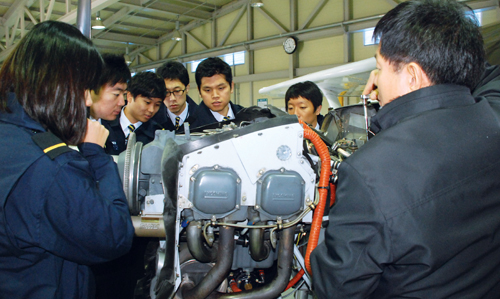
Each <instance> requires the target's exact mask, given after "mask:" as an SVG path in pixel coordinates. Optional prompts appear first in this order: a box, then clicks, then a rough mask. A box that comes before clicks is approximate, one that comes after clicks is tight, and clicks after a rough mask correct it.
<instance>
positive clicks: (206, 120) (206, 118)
mask: <svg viewBox="0 0 500 299" xmlns="http://www.w3.org/2000/svg"><path fill="white" fill-rule="evenodd" d="M229 105H231V109H233V113H234V115H235V116H236V114H237V113H238V112H239V111H240V110H241V109H243V106H240V105H237V104H233V103H232V102H229ZM216 122H217V119H215V117H214V116H213V114H212V112H211V111H210V109H209V108H208V107H207V106H206V105H205V103H203V102H201V103H200V105H199V106H198V110H197V111H196V121H195V122H194V123H193V124H191V126H190V127H191V128H197V127H201V126H204V125H208V124H213V123H216Z"/></svg>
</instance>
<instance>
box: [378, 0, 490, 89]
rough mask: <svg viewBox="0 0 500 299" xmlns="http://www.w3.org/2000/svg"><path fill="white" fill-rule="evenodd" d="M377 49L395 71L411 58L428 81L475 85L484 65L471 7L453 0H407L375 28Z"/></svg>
mask: <svg viewBox="0 0 500 299" xmlns="http://www.w3.org/2000/svg"><path fill="white" fill-rule="evenodd" d="M373 37H374V38H375V39H376V38H380V54H381V55H382V57H383V58H384V59H386V60H388V62H389V63H391V64H392V65H393V66H394V67H395V70H398V69H400V67H401V66H402V65H405V64H408V63H411V62H415V63H418V64H419V65H420V67H422V69H423V70H424V72H425V73H426V74H427V76H428V77H429V79H430V80H431V82H432V84H458V85H465V86H467V87H469V88H471V89H472V88H473V87H475V85H476V83H477V82H478V79H479V78H480V77H481V74H482V73H483V70H484V62H485V52H484V49H483V38H482V36H481V33H480V31H479V26H478V23H477V20H476V19H475V15H474V12H473V11H472V9H471V8H470V7H468V6H467V5H465V4H462V3H458V2H456V1H454V0H411V1H406V2H403V3H401V4H399V5H398V6H396V7H395V8H394V9H392V10H391V11H389V12H388V13H387V14H386V15H385V16H384V17H383V18H382V19H381V20H380V21H379V22H378V24H377V26H376V27H375V31H374V35H373Z"/></svg>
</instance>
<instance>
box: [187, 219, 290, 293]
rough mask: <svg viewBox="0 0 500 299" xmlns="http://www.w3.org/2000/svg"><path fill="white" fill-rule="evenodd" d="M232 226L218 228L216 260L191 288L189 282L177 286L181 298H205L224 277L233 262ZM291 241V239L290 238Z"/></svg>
mask: <svg viewBox="0 0 500 299" xmlns="http://www.w3.org/2000/svg"><path fill="white" fill-rule="evenodd" d="M233 235H234V227H229V226H225V227H221V228H220V230H219V250H218V252H217V262H216V263H215V265H214V267H213V268H212V269H210V271H209V272H208V273H207V275H206V276H205V277H204V278H203V280H202V281H201V282H200V283H199V284H198V285H196V286H195V287H194V288H192V289H188V288H189V284H185V285H182V284H181V286H180V287H179V291H178V292H181V293H182V298H183V299H201V298H207V297H208V296H209V295H210V293H212V292H213V291H214V290H215V289H216V288H217V287H218V286H219V285H220V284H221V282H222V281H223V280H224V279H226V277H227V275H228V274H229V271H230V270H231V265H232V263H233V255H234V238H233ZM292 242H293V239H292Z"/></svg>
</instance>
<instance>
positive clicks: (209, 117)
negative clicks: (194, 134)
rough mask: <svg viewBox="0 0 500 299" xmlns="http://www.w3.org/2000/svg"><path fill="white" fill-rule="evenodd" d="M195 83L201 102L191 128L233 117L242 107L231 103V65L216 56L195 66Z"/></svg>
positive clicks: (232, 84)
mask: <svg viewBox="0 0 500 299" xmlns="http://www.w3.org/2000/svg"><path fill="white" fill-rule="evenodd" d="M195 78H196V84H197V85H198V91H199V92H200V96H201V98H202V99H203V102H202V103H200V105H199V106H198V111H197V112H196V121H195V122H194V123H193V124H192V125H191V127H192V128H196V127H200V126H203V125H207V124H212V123H216V122H222V121H227V120H231V119H234V117H235V115H236V113H238V112H239V111H240V110H241V109H242V108H243V107H242V106H240V105H236V104H233V103H231V94H232V93H233V90H234V82H233V74H232V73H231V67H230V66H229V65H228V64H227V63H226V62H225V61H224V60H222V59H220V58H218V57H209V58H207V59H205V60H203V61H202V62H200V64H199V65H198V68H196V74H195Z"/></svg>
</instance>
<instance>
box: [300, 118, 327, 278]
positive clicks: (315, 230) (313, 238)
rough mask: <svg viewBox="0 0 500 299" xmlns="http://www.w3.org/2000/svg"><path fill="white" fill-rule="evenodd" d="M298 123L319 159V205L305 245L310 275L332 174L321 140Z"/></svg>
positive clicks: (306, 127) (306, 126) (324, 146)
mask: <svg viewBox="0 0 500 299" xmlns="http://www.w3.org/2000/svg"><path fill="white" fill-rule="evenodd" d="M299 123H301V124H302V126H303V127H304V138H306V139H309V140H310V141H311V142H312V143H313V144H314V147H315V148H316V151H317V152H318V155H319V157H320V159H321V172H320V176H319V186H318V189H319V190H318V192H319V203H318V206H317V207H316V209H315V211H314V216H313V221H312V225H311V232H310V234H309V242H308V244H307V250H306V256H305V265H306V269H307V272H309V274H311V275H312V271H311V253H312V251H313V250H314V248H316V246H317V245H318V240H319V232H320V230H321V223H322V222H323V214H324V212H325V205H326V200H327V196H328V189H327V188H328V187H329V186H330V176H331V174H332V172H331V169H330V167H331V166H330V161H331V160H330V152H329V151H328V148H327V147H326V145H325V143H324V142H323V141H322V140H321V138H320V137H319V136H318V134H316V132H314V131H313V130H312V129H311V128H309V126H308V125H307V124H305V123H304V122H302V121H300V120H299Z"/></svg>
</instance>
